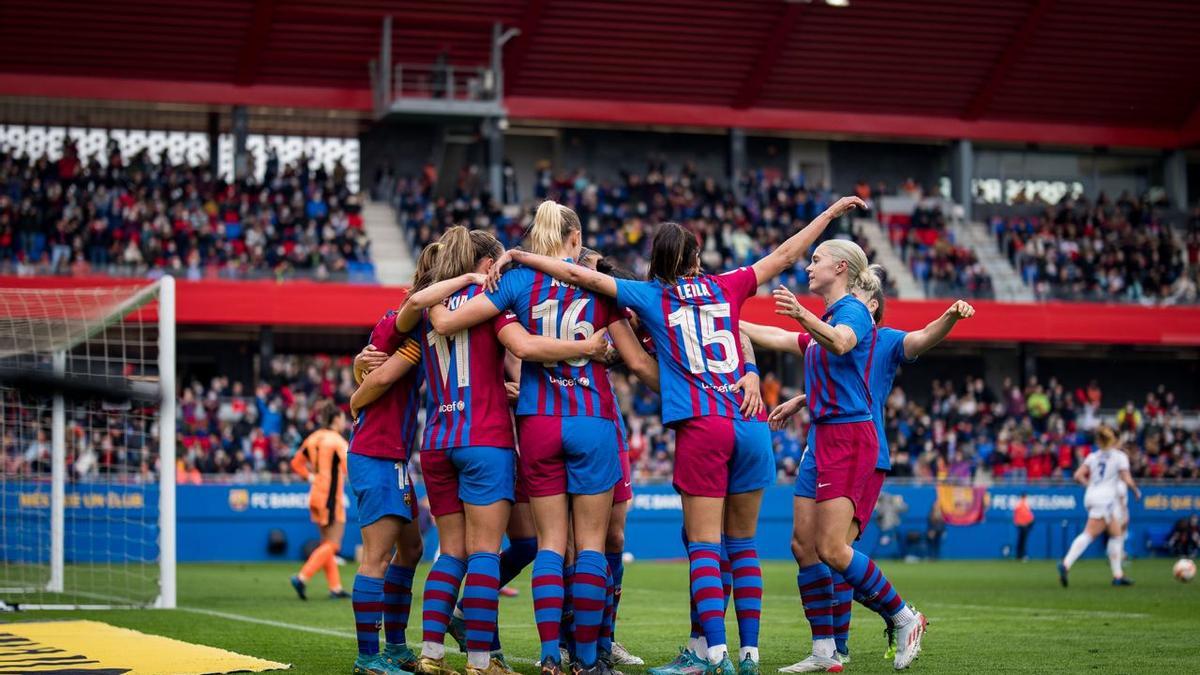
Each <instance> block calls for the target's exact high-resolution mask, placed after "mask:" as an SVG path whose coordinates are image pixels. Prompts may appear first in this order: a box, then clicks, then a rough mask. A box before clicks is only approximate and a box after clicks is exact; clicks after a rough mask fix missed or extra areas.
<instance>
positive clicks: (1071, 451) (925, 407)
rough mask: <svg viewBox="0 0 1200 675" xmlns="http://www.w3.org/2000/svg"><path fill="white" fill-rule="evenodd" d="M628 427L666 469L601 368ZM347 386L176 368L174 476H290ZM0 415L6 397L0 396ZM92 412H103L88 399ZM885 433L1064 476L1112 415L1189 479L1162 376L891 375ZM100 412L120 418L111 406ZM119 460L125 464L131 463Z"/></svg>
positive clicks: (786, 469)
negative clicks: (1136, 397)
mask: <svg viewBox="0 0 1200 675" xmlns="http://www.w3.org/2000/svg"><path fill="white" fill-rule="evenodd" d="M613 380H614V381H613V387H614V391H615V392H616V394H617V396H618V400H619V401H620V402H621V405H622V408H623V411H624V414H625V418H626V422H627V425H628V427H629V445H630V452H631V453H632V459H633V463H634V472H635V473H634V475H635V478H637V479H638V480H640V481H643V482H664V481H669V480H670V478H671V472H672V468H673V465H674V438H673V434H672V433H671V432H670V431H669V430H668V429H666V428H664V427H663V425H662V423H661V421H660V419H659V416H658V412H657V411H658V405H659V404H658V399H657V395H656V394H654V393H653V392H651V391H650V390H649V389H647V388H646V387H644V386H643V385H641V384H640V383H639V382H637V380H636V379H634V378H631V377H628V376H626V375H624V374H616V375H614V378H613ZM353 392H354V380H353V375H352V368H351V363H350V358H349V357H346V356H336V357H334V356H324V355H317V356H296V355H284V356H276V357H274V358H272V359H271V360H270V362H269V363H268V364H267V366H266V370H265V372H264V373H263V374H262V375H261V376H260V378H259V379H258V381H257V382H256V383H254V384H253V386H247V385H246V384H244V383H242V382H238V381H232V380H231V379H230V378H228V377H224V376H218V377H214V378H211V379H208V380H207V381H201V380H200V379H196V378H191V379H185V380H184V381H183V384H182V386H181V389H180V394H179V418H178V423H177V426H178V447H179V452H178V457H179V461H178V466H177V477H178V480H179V482H181V483H205V482H214V481H215V482H230V481H238V482H258V481H271V482H291V481H294V480H297V478H296V477H295V476H293V475H292V473H291V471H290V469H289V468H288V464H287V462H288V459H290V457H291V455H292V454H293V453H294V452H295V449H296V447H298V445H299V444H300V441H302V440H303V439H304V437H305V436H306V435H307V434H308V433H310V432H311V431H312V430H313V429H315V428H316V425H317V422H316V418H315V415H316V411H317V410H319V409H320V408H321V406H322V405H323V404H324V403H325V402H333V403H335V404H337V405H339V406H342V407H346V406H348V403H349V399H350V395H351V394H352V393H353ZM793 393H794V392H792V391H791V389H790V388H786V387H781V386H780V383H779V381H778V380H777V379H776V378H775V376H774V374H773V373H768V374H767V375H765V376H764V382H763V398H764V400H765V401H766V403H767V404H768V405H769V406H773V405H775V404H777V403H778V402H780V401H781V400H783V399H784V398H786V397H787V396H790V395H791V394H793ZM5 409H6V410H7V411H9V413H10V414H15V413H13V411H15V410H16V409H17V407H16V406H6V408H5ZM92 414H95V415H101V416H103V415H105V413H104V412H102V411H95V412H94V413H92ZM887 414H888V422H887V426H886V429H887V435H888V441H889V444H890V446H891V449H892V462H893V467H894V468H893V470H892V475H894V476H899V477H913V478H916V479H919V480H934V479H936V480H972V481H980V480H1003V481H1022V480H1031V481H1042V480H1048V479H1069V477H1070V475H1071V473H1072V472H1073V471H1074V470H1075V468H1077V467H1078V465H1079V462H1081V461H1082V459H1083V458H1084V457H1085V456H1086V455H1087V453H1088V452H1090V450H1091V448H1092V447H1093V444H1094V440H1095V439H1094V432H1095V430H1096V428H1097V427H1098V426H1099V425H1100V423H1101V422H1102V421H1103V422H1107V423H1109V424H1112V425H1114V426H1115V427H1116V428H1117V429H1118V430H1119V431H1120V432H1121V435H1122V440H1123V442H1124V443H1125V448H1126V450H1127V451H1128V452H1129V453H1130V456H1131V460H1132V468H1133V474H1134V476H1136V477H1138V478H1152V479H1189V478H1200V427H1198V426H1197V424H1196V420H1197V412H1196V411H1188V410H1184V409H1181V407H1180V405H1179V404H1178V402H1177V401H1176V396H1175V394H1174V393H1173V392H1171V391H1167V390H1166V389H1165V388H1163V387H1158V388H1157V389H1155V390H1154V391H1148V392H1146V393H1145V396H1144V398H1143V399H1142V400H1141V401H1138V402H1135V401H1126V402H1123V403H1122V402H1119V401H1108V400H1105V398H1104V396H1103V392H1102V391H1101V389H1100V387H1099V386H1098V385H1097V384H1096V383H1094V382H1093V383H1091V384H1090V385H1089V386H1085V387H1080V388H1078V389H1074V390H1072V389H1069V388H1067V387H1065V386H1064V385H1062V384H1061V383H1060V382H1058V381H1056V380H1054V379H1050V380H1048V381H1046V382H1045V383H1044V384H1043V383H1041V382H1039V381H1038V380H1037V379H1031V380H1030V382H1029V383H1028V384H1026V385H1025V386H1024V387H1019V386H1017V385H1015V384H1014V383H1012V382H1005V383H1004V391H1003V392H995V391H992V390H991V389H989V388H988V387H987V386H986V385H985V383H984V380H983V378H982V377H978V376H973V375H968V376H966V377H964V378H962V379H961V380H959V381H950V380H942V381H937V380H935V381H934V382H933V383H932V386H931V388H930V390H929V391H928V392H925V393H924V395H921V396H912V395H910V394H909V393H907V392H906V391H905V390H904V388H903V387H902V386H897V387H896V388H895V389H894V390H893V391H892V394H891V396H889V398H888V401H887ZM111 419H114V420H116V419H121V420H127V418H125V417H118V416H115V415H114V416H112V417H111ZM807 419H808V418H807V414H806V413H801V414H800V415H799V416H798V417H797V420H796V422H795V423H794V424H793V425H792V426H791V427H789V428H788V429H786V430H783V431H778V432H774V433H773V434H772V436H773V443H774V448H775V454H776V469H777V474H778V476H779V478H780V480H787V479H790V478H791V477H793V476H794V475H795V472H796V469H797V466H798V465H799V461H800V454H801V452H802V451H803V449H804V440H803V439H804V438H805V436H806V435H807V424H808V421H807ZM94 422H95V421H93V423H92V424H90V425H84V424H83V423H82V421H81V420H68V432H67V439H68V440H67V452H68V466H69V467H70V471H69V474H70V477H71V480H82V479H85V478H87V477H88V476H89V475H94V474H97V473H104V472H112V473H122V474H128V475H130V476H140V479H141V480H150V479H151V477H152V476H153V475H154V473H155V467H153V466H151V465H149V464H147V463H146V461H145V459H144V457H145V452H144V449H145V448H146V447H148V446H149V447H153V443H154V442H156V441H154V437H155V434H156V432H155V430H154V429H153V428H152V427H150V428H145V429H139V428H134V426H130V424H129V423H128V422H127V421H125V422H123V423H122V424H115V425H109V427H108V430H107V431H105V432H103V433H100V432H97V433H93V434H92V435H91V436H90V437H89V436H87V435H86V434H84V433H83V428H84V426H87V427H88V428H91V429H99V428H104V425H101V424H96V423H94ZM48 424H49V422H48V420H47V419H37V418H36V416H34V415H32V414H26V415H23V416H22V417H21V418H20V419H18V418H16V417H14V418H12V419H6V420H5V433H4V436H3V458H4V460H3V461H4V469H5V472H6V474H8V475H13V476H19V475H23V474H24V473H26V472H36V468H37V467H36V466H34V465H36V464H38V463H39V462H40V463H46V462H48V461H49V451H50V449H49V431H48ZM131 470H132V471H131Z"/></svg>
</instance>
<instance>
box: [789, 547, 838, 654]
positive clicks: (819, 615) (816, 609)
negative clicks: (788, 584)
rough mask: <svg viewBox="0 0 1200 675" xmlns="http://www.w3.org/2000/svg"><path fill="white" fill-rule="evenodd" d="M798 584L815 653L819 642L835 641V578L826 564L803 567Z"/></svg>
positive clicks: (797, 578)
mask: <svg viewBox="0 0 1200 675" xmlns="http://www.w3.org/2000/svg"><path fill="white" fill-rule="evenodd" d="M796 584H797V585H798V586H799V587H800V602H801V603H803V604H804V616H805V617H806V618H807V619H808V626H809V629H810V630H811V631H812V639H813V645H814V648H813V649H814V651H815V650H816V644H817V643H818V642H820V641H825V640H829V641H830V642H832V640H833V614H832V612H833V609H832V605H833V577H832V576H831V575H830V572H829V568H828V567H827V566H826V565H825V563H817V564H815V565H809V566H807V567H801V568H800V573H799V574H797V575H796ZM828 646H829V647H830V648H832V647H833V645H832V644H830V645H828ZM829 656H832V654H830V655H829Z"/></svg>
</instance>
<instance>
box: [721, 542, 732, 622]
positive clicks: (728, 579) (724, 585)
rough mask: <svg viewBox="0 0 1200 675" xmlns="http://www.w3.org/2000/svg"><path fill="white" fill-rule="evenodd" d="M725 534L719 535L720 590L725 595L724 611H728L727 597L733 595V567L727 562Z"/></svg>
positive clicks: (727, 549) (727, 553) (727, 552)
mask: <svg viewBox="0 0 1200 675" xmlns="http://www.w3.org/2000/svg"><path fill="white" fill-rule="evenodd" d="M726 541H727V540H726V538H725V535H721V592H722V593H723V594H724V596H725V611H726V612H728V611H729V598H730V596H732V595H733V567H732V566H731V564H730V562H729V548H728V547H727V546H726Z"/></svg>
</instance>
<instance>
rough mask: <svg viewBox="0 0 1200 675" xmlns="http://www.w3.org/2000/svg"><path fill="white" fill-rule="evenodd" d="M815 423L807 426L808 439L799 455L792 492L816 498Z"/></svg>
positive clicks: (808, 497)
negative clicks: (798, 466)
mask: <svg viewBox="0 0 1200 675" xmlns="http://www.w3.org/2000/svg"><path fill="white" fill-rule="evenodd" d="M816 434H817V425H815V424H813V425H810V426H809V427H808V439H807V440H806V445H805V447H804V454H803V455H800V470H799V471H797V472H796V485H795V487H794V488H793V489H792V494H793V495H795V496H797V497H805V498H807V499H816V498H817V453H816V445H817V435H816Z"/></svg>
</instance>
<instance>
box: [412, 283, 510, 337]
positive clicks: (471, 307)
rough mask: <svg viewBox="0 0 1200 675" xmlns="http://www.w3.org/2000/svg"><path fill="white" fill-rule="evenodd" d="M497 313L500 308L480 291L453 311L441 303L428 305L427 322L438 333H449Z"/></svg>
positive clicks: (475, 323) (463, 328) (479, 322)
mask: <svg viewBox="0 0 1200 675" xmlns="http://www.w3.org/2000/svg"><path fill="white" fill-rule="evenodd" d="M499 313H500V308H499V307H497V306H496V305H495V304H494V303H493V302H492V301H491V299H490V298H488V296H487V295H485V294H483V293H480V294H479V295H476V296H475V297H473V298H471V299H470V300H468V301H466V302H464V303H463V304H461V305H459V306H458V309H456V310H454V311H453V312H452V311H450V310H449V309H448V308H446V306H445V305H442V304H437V305H434V306H433V307H430V308H429V322H430V323H432V324H433V329H434V330H435V331H437V332H438V335H450V334H453V333H457V332H458V331H460V330H465V329H467V328H470V327H471V326H475V325H478V324H481V323H483V322H484V321H487V320H488V319H493V318H495V316H496V315H497V314H499Z"/></svg>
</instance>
